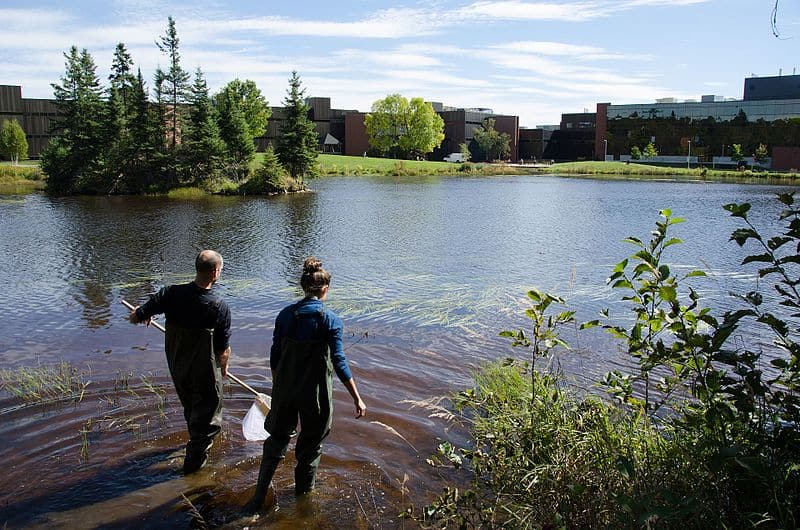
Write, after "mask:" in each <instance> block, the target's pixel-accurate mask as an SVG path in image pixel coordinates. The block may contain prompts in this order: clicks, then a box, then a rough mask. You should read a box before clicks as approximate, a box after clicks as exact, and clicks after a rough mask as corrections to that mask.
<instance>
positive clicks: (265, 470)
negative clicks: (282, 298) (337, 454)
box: [250, 312, 333, 508]
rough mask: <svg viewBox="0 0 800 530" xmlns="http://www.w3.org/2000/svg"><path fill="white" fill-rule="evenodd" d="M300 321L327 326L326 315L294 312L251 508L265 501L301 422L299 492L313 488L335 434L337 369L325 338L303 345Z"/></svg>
mask: <svg viewBox="0 0 800 530" xmlns="http://www.w3.org/2000/svg"><path fill="white" fill-rule="evenodd" d="M298 318H315V319H317V329H318V330H319V329H321V326H322V313H321V312H320V313H315V314H309V315H299V314H298V313H295V315H294V319H293V321H292V324H291V326H290V328H289V330H288V333H287V334H286V335H287V336H285V337H283V338H282V339H281V360H280V364H279V365H278V371H277V373H274V374H272V378H273V384H272V409H271V410H270V411H269V414H268V415H267V418H266V420H264V428H265V429H266V430H267V432H269V433H270V437H269V438H267V439H266V440H265V441H264V453H263V455H262V457H261V468H260V470H259V473H258V484H257V485H256V492H255V495H254V496H253V499H252V501H251V502H250V507H251V508H258V507H260V505H261V504H262V503H263V500H264V497H265V496H266V494H267V490H268V488H269V484H270V482H271V481H272V476H273V474H274V473H275V469H276V468H277V467H278V464H279V463H280V461H281V460H283V458H284V457H285V456H286V448H287V447H288V446H289V438H290V437H291V435H292V431H294V430H295V428H296V427H297V419H298V417H299V418H300V434H299V435H298V436H297V444H296V446H295V456H296V457H297V466H296V467H295V470H294V489H295V494H297V495H304V494H306V493H308V492H309V491H311V490H312V489H313V488H314V482H315V478H316V474H317V466H318V465H319V460H320V457H321V456H322V441H323V440H324V439H325V438H326V437H327V436H328V434H329V433H330V432H331V422H332V420H333V393H332V388H331V387H332V383H333V366H332V364H331V357H330V352H329V350H328V345H327V343H326V342H325V340H324V338H322V339H319V340H307V341H299V340H295V339H293V338H292V337H294V336H295V334H294V328H295V324H296V322H297V319H298Z"/></svg>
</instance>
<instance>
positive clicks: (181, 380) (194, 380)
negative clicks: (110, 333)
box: [130, 250, 231, 474]
mask: <svg viewBox="0 0 800 530" xmlns="http://www.w3.org/2000/svg"><path fill="white" fill-rule="evenodd" d="M195 270H196V271H197V273H196V275H195V279H194V281H193V282H190V283H187V284H182V285H170V286H167V287H164V288H162V289H161V290H160V291H158V292H157V293H156V294H154V295H153V296H151V297H150V300H148V301H147V303H145V304H144V305H142V306H140V307H137V308H136V309H135V310H133V311H131V314H130V321H131V323H133V324H139V323H141V322H144V323H145V324H147V325H150V319H151V318H152V317H153V315H157V314H160V313H164V314H165V315H166V326H165V327H166V330H167V331H166V341H165V350H166V353H167V364H168V365H169V372H170V375H171V376H172V382H173V383H175V390H176V391H177V392H178V397H179V398H180V400H181V405H183V416H184V418H186V424H187V426H188V428H189V442H188V443H187V444H186V457H185V459H184V461H183V472H184V474H189V473H194V472H195V471H197V470H199V469H200V468H202V467H203V466H204V465H205V464H206V462H207V460H208V450H209V449H210V448H211V445H212V444H213V440H214V437H215V436H216V435H217V434H219V431H220V430H221V428H222V378H223V377H225V375H227V371H228V359H229V357H230V354H231V348H230V345H229V341H230V336H231V331H230V330H231V313H230V310H229V309H228V305H227V304H226V303H225V302H224V301H223V300H222V299H221V298H220V297H219V296H217V295H215V294H213V293H212V292H211V287H212V286H213V285H214V283H215V282H216V281H217V280H218V279H219V276H220V274H221V273H222V256H220V255H219V254H218V253H217V252H215V251H213V250H203V251H202V252H200V254H198V255H197V259H196V260H195Z"/></svg>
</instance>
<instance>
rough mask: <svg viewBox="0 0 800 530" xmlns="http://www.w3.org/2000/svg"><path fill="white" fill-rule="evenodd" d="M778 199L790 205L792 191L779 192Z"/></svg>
mask: <svg viewBox="0 0 800 530" xmlns="http://www.w3.org/2000/svg"><path fill="white" fill-rule="evenodd" d="M778 200H779V201H781V202H782V203H783V204H785V205H786V206H791V205H792V204H793V203H794V192H793V191H790V192H788V193H779V194H778Z"/></svg>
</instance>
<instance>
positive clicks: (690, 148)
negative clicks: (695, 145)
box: [686, 140, 692, 169]
mask: <svg viewBox="0 0 800 530" xmlns="http://www.w3.org/2000/svg"><path fill="white" fill-rule="evenodd" d="M691 159H692V141H691V140H689V154H687V155H686V169H689V168H690V167H691V166H689V164H690V162H689V161H690V160H691Z"/></svg>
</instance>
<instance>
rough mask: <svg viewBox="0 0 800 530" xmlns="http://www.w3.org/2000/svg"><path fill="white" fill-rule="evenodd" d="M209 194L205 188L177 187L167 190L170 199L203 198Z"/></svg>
mask: <svg viewBox="0 0 800 530" xmlns="http://www.w3.org/2000/svg"><path fill="white" fill-rule="evenodd" d="M206 196H208V193H207V192H206V191H205V190H202V189H200V188H192V187H186V188H175V189H172V190H169V192H167V197H169V198H170V199H201V198H203V197H206Z"/></svg>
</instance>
